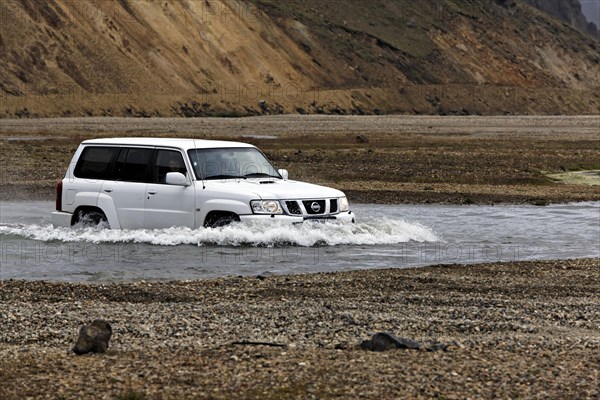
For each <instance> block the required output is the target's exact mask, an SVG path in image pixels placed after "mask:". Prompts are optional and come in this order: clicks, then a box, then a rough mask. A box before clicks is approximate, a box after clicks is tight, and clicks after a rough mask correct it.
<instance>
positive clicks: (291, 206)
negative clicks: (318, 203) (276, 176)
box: [285, 201, 302, 215]
mask: <svg viewBox="0 0 600 400" xmlns="http://www.w3.org/2000/svg"><path fill="white" fill-rule="evenodd" d="M285 205H286V207H287V209H288V211H289V212H290V214H294V215H301V214H302V210H301V209H300V205H299V204H298V202H297V201H286V202H285Z"/></svg>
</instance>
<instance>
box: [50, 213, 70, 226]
mask: <svg viewBox="0 0 600 400" xmlns="http://www.w3.org/2000/svg"><path fill="white" fill-rule="evenodd" d="M50 218H51V219H52V226H54V227H55V228H59V227H70V226H71V221H72V219H73V214H71V213H66V212H62V211H54V212H53V213H52V214H50Z"/></svg>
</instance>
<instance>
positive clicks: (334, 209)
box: [329, 199, 338, 214]
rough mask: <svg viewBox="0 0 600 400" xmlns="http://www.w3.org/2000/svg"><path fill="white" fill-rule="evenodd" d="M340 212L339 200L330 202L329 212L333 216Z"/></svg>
mask: <svg viewBox="0 0 600 400" xmlns="http://www.w3.org/2000/svg"><path fill="white" fill-rule="evenodd" d="M337 210H338V201H337V199H331V200H329V212H330V213H331V214H333V213H336V212H337Z"/></svg>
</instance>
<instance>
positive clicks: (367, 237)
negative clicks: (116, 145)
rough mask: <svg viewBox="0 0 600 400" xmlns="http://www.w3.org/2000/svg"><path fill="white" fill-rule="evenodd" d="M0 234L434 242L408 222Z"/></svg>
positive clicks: (185, 241)
mask: <svg viewBox="0 0 600 400" xmlns="http://www.w3.org/2000/svg"><path fill="white" fill-rule="evenodd" d="M0 235H6V236H9V235H10V236H18V237H22V238H27V239H33V240H39V241H43V242H49V241H61V242H88V243H95V244H98V243H145V244H153V245H161V246H175V245H198V246H202V245H205V244H211V245H220V246H268V247H272V246H280V245H293V246H303V247H311V246H315V245H319V246H321V245H328V246H336V245H385V244H396V243H405V242H409V241H417V242H433V241H437V240H438V238H437V236H436V235H435V233H434V232H433V231H432V230H431V229H429V228H427V227H425V226H422V225H420V224H416V223H409V222H406V221H404V220H389V221H385V222H380V221H377V222H374V221H373V222H363V223H358V224H340V223H335V222H327V223H304V224H298V225H289V224H285V223H274V222H272V221H255V222H248V223H240V224H232V225H229V226H226V227H222V228H214V229H212V228H202V229H189V228H168V229H154V230H150V229H140V230H110V229H98V228H79V229H72V228H53V227H52V226H40V225H25V224H8V225H0Z"/></svg>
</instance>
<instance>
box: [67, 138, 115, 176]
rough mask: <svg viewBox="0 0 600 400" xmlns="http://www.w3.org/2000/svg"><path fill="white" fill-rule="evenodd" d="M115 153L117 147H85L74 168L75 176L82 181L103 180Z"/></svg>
mask: <svg viewBox="0 0 600 400" xmlns="http://www.w3.org/2000/svg"><path fill="white" fill-rule="evenodd" d="M117 151H119V149H118V148H117V147H95V146H90V147H86V148H85V149H83V152H82V153H81V156H80V157H79V160H78V161H77V165H76V166H75V176H76V177H78V178H84V179H105V178H106V172H107V171H108V167H109V166H110V163H111V161H112V159H113V157H114V156H115V155H116V153H117Z"/></svg>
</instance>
